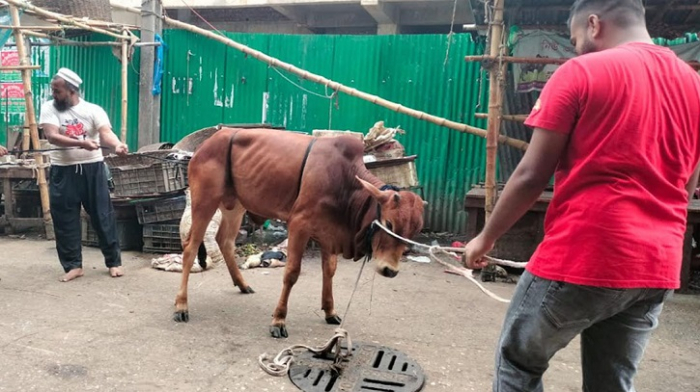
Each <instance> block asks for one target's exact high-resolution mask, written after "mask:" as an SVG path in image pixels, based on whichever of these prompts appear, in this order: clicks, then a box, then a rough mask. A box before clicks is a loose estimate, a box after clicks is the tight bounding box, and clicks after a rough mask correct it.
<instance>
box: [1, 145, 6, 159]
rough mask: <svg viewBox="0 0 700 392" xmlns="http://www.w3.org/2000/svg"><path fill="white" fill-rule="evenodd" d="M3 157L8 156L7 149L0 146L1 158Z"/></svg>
mask: <svg viewBox="0 0 700 392" xmlns="http://www.w3.org/2000/svg"><path fill="white" fill-rule="evenodd" d="M3 155H7V149H6V148H5V147H3V146H0V157H1V156H3Z"/></svg>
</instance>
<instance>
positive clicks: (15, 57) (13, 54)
mask: <svg viewBox="0 0 700 392" xmlns="http://www.w3.org/2000/svg"><path fill="white" fill-rule="evenodd" d="M0 60H2V66H3V67H7V66H13V65H19V54H17V51H16V50H7V51H5V50H3V51H2V52H0Z"/></svg>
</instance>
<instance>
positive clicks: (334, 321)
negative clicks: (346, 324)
mask: <svg viewBox="0 0 700 392" xmlns="http://www.w3.org/2000/svg"><path fill="white" fill-rule="evenodd" d="M341 321H343V320H342V319H341V318H340V316H338V315H337V314H336V315H333V316H330V317H326V323H327V324H331V325H340V322H341Z"/></svg>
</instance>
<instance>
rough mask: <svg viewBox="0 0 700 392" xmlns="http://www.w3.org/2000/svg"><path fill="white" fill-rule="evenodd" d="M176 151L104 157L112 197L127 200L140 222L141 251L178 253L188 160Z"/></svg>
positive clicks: (183, 154) (184, 204) (180, 249)
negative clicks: (112, 187)
mask: <svg viewBox="0 0 700 392" xmlns="http://www.w3.org/2000/svg"><path fill="white" fill-rule="evenodd" d="M186 155H187V153H183V152H181V151H177V150H156V151H147V152H140V153H133V154H129V155H127V156H123V157H119V156H110V157H107V158H105V162H106V163H107V165H108V166H109V170H110V173H111V175H112V181H113V183H114V190H113V194H112V198H113V200H114V199H124V200H129V201H130V203H131V204H132V205H133V206H134V207H135V211H136V217H137V220H138V223H139V224H140V225H142V227H143V231H142V239H143V247H142V251H143V252H152V253H172V252H181V251H182V245H181V242H180V218H181V217H182V213H183V212H184V211H185V207H186V199H185V195H184V190H185V189H186V188H187V185H188V183H187V168H188V163H189V160H188V159H184V158H182V157H181V158H176V159H173V158H172V157H173V156H186Z"/></svg>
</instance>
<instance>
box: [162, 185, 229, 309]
mask: <svg viewBox="0 0 700 392" xmlns="http://www.w3.org/2000/svg"><path fill="white" fill-rule="evenodd" d="M190 189H191V195H192V225H191V227H190V232H189V235H188V236H187V238H186V239H185V240H184V241H183V244H182V245H183V252H182V280H181V282H180V290H179V291H178V292H177V296H176V297H175V314H174V315H173V319H174V320H175V321H177V322H187V321H189V319H190V316H189V311H188V307H187V282H188V280H189V277H190V271H191V270H192V265H193V264H194V258H195V257H196V256H197V253H198V251H199V246H200V245H201V244H202V241H203V240H204V233H205V232H206V230H207V226H208V225H209V222H210V221H211V218H212V217H213V216H214V213H215V212H216V209H217V207H218V204H219V201H218V199H219V198H216V197H215V196H214V195H211V194H209V195H206V196H205V195H203V194H201V195H200V193H204V189H202V190H201V191H199V192H197V191H196V188H194V187H192V184H191V188H190Z"/></svg>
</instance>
